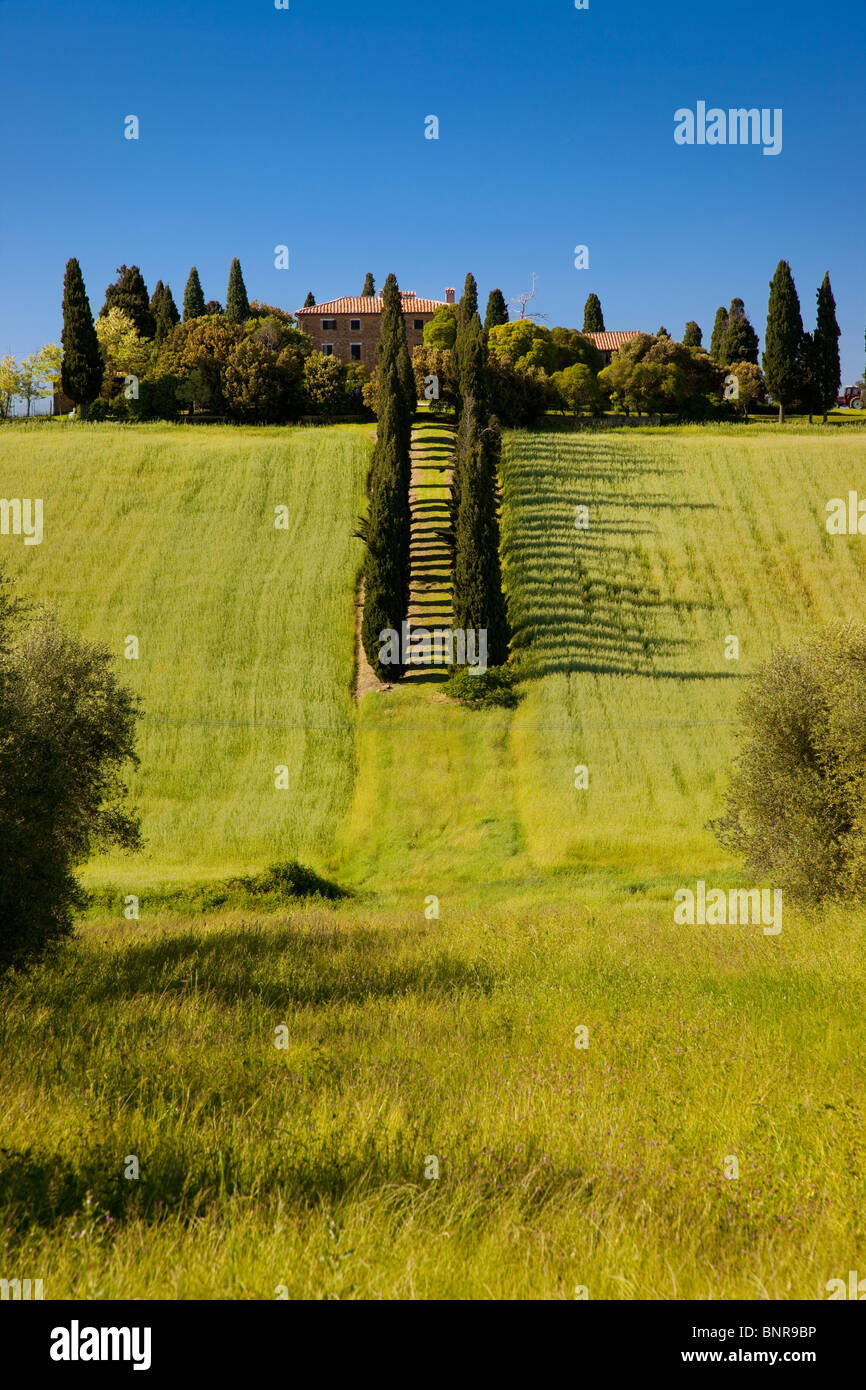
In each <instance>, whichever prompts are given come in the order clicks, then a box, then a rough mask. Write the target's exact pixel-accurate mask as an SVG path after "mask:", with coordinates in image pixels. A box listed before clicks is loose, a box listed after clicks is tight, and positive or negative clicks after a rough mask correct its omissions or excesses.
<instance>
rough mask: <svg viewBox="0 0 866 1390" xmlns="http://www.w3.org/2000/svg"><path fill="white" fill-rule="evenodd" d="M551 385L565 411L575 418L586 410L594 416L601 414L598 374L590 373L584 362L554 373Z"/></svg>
mask: <svg viewBox="0 0 866 1390" xmlns="http://www.w3.org/2000/svg"><path fill="white" fill-rule="evenodd" d="M550 384H551V386H552V387H553V389H554V391H555V392H556V394H557V396H558V398H559V400H560V402H561V403H562V407H563V409H564V410H570V411H571V413H572V414H573V415H575V416H577V415H580V414H581V412H582V411H583V409H584V408H586V409H587V410H589V411H590V412H591V413H592V414H593V415H596V414H598V413H599V412H600V410H601V396H600V393H599V388H598V380H597V376H596V373H594V372H592V371H590V369H589V367H586V366H584V365H583V363H582V362H575V363H574V364H573V365H572V366H570V367H564V368H563V370H562V371H561V372H554V374H553V376H552V377H551V378H550Z"/></svg>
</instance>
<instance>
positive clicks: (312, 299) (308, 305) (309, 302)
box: [304, 290, 316, 309]
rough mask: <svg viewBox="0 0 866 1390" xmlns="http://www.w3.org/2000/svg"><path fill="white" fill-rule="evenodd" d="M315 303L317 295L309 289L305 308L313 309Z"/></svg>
mask: <svg viewBox="0 0 866 1390" xmlns="http://www.w3.org/2000/svg"><path fill="white" fill-rule="evenodd" d="M315 304H316V296H315V295H314V294H313V291H312V290H307V297H306V299H305V300H304V308H305V309H313V308H315Z"/></svg>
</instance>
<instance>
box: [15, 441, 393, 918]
mask: <svg viewBox="0 0 866 1390" xmlns="http://www.w3.org/2000/svg"><path fill="white" fill-rule="evenodd" d="M369 436H370V430H369V429H362V428H360V427H342V428H341V429H339V430H320V429H317V430H303V429H265V430H256V429H230V428H223V427H216V428H207V429H204V428H202V429H190V428H189V427H184V426H164V425H159V426H157V425H154V426H146V427H143V428H139V427H136V428H127V429H120V428H118V427H116V426H111V425H91V426H88V427H87V428H86V431H85V432H84V433H81V432H78V433H76V432H75V431H74V429H72V428H70V427H69V426H64V425H62V424H57V425H55V424H53V423H52V424H51V425H48V426H46V425H33V426H30V427H23V428H22V427H20V426H19V427H14V428H8V429H6V430H5V431H4V433H3V445H4V449H3V455H4V457H3V479H2V485H3V489H4V491H3V495H4V496H8V497H18V496H26V497H42V498H43V500H44V510H45V538H44V540H43V542H42V544H41V545H39V546H30V547H25V546H24V545H23V543H22V541H21V540H20V539H18V538H14V537H0V559H2V561H3V562H4V563H5V564H6V565H7V566H8V569H9V572H10V573H11V574H13V575H14V576H15V577H16V578H17V579H18V581H19V585H20V589H21V592H22V593H23V594H24V595H26V596H28V597H32V598H34V599H40V600H49V601H51V602H53V603H54V604H55V606H56V608H57V610H58V612H59V614H60V616H61V617H62V618H63V620H64V621H66V622H68V623H69V624H70V625H71V626H73V627H75V628H76V629H77V630H78V631H80V632H82V633H84V634H85V635H86V636H88V637H90V638H93V639H99V640H101V641H103V642H105V643H106V644H107V645H108V647H109V648H110V649H111V650H112V651H114V652H115V653H117V655H118V658H119V659H120V660H121V665H122V668H123V675H124V677H125V678H126V681H127V683H128V684H129V685H130V686H131V688H132V689H134V690H135V691H137V692H138V693H139V694H140V695H141V697H142V700H143V703H144V716H145V717H144V720H143V721H142V724H141V726H140V728H141V732H140V745H139V752H140V757H141V770H140V773H139V774H138V775H136V776H135V777H134V778H133V779H132V783H131V785H132V790H133V794H134V796H135V799H136V801H137V802H138V803H139V805H140V807H141V810H142V813H143V826H144V833H145V837H146V840H147V847H146V850H145V853H144V854H143V855H142V856H140V857H139V858H137V859H136V860H130V859H128V858H119V857H113V858H105V859H102V860H100V861H97V862H96V863H95V864H94V865H92V866H91V867H90V868H89V870H88V873H87V879H88V881H89V882H92V883H99V882H102V881H113V880H117V879H120V880H122V881H123V883H124V886H125V887H126V890H127V891H128V892H130V893H136V892H137V891H138V890H139V889H142V888H144V887H146V886H149V885H152V884H154V883H159V882H163V881H179V880H184V879H190V878H192V879H195V878H199V877H209V876H213V875H216V874H221V873H224V872H235V871H243V870H247V869H251V868H256V867H260V866H261V865H262V864H263V862H267V861H268V860H272V859H275V858H279V857H283V858H290V857H292V856H294V855H297V856H298V857H303V856H304V855H305V854H306V855H310V854H312V855H314V856H315V855H321V854H322V853H323V851H324V850H325V849H326V848H327V846H328V845H329V844H330V841H331V839H332V837H333V834H334V831H335V829H336V827H337V825H338V823H339V821H340V820H341V818H342V815H343V811H344V807H345V804H346V801H347V799H348V798H349V796H350V794H351V789H352V784H353V781H354V775H355V762H354V740H353V736H352V719H353V714H352V681H353V672H354V608H353V600H354V587H355V572H356V570H357V568H358V565H359V563H360V556H361V543H360V542H359V541H357V540H354V539H353V538H352V530H353V528H354V522H355V517H356V516H357V514H358V512H359V511H361V510H362V507H363V496H364V483H365V478H366V471H367V467H368V457H369V449H370V447H371V446H370V438H369ZM278 506H285V507H287V508H288V513H289V515H288V522H289V524H288V528H287V529H279V530H278V529H276V526H275V521H276V519H277V517H276V513H275V508H277V507H278ZM129 635H134V636H137V637H138V639H139V648H140V655H139V657H138V659H137V660H126V659H124V649H125V646H124V644H125V641H126V638H127V636H129ZM278 766H284V767H287V768H288V788H287V789H285V790H283V789H281V790H277V788H276V786H275V768H276V767H278Z"/></svg>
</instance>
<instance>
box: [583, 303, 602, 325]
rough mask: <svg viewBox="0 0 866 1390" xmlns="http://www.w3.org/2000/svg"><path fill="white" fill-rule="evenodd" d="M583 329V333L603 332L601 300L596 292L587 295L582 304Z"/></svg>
mask: <svg viewBox="0 0 866 1390" xmlns="http://www.w3.org/2000/svg"><path fill="white" fill-rule="evenodd" d="M583 331H584V333H603V332H604V314H603V313H602V312H601V300H600V299H599V297H598V295H597V294H590V295H588V296H587V300H586V303H585V304H584V306H583Z"/></svg>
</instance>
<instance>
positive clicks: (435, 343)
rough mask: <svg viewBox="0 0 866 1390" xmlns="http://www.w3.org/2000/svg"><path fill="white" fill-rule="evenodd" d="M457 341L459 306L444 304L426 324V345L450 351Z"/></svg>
mask: <svg viewBox="0 0 866 1390" xmlns="http://www.w3.org/2000/svg"><path fill="white" fill-rule="evenodd" d="M456 341H457V306H456V304H442V305H440V307H439V308H438V309H437V310H436V313H435V314H434V315H433V317H432V319H429V320H428V321H427V323H425V325H424V346H425V347H433V348H439V349H441V350H443V351H448V352H450V351H451V349H452V348H453V346H454V344H455V343H456Z"/></svg>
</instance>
